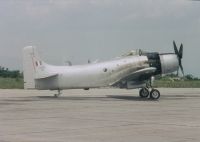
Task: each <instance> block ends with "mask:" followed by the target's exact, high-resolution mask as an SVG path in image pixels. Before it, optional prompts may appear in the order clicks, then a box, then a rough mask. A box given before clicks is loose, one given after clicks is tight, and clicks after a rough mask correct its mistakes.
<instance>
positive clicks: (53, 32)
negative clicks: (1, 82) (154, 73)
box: [0, 0, 200, 77]
mask: <svg viewBox="0 0 200 142" xmlns="http://www.w3.org/2000/svg"><path fill="white" fill-rule="evenodd" d="M173 40H176V41H177V44H180V43H181V42H182V43H183V44H184V59H183V66H184V70H185V72H186V74H188V73H191V74H194V75H196V76H199V77H200V63H199V62H200V2H198V1H189V0H0V65H2V66H5V67H9V68H10V69H20V70H22V49H23V47H25V46H27V45H35V46H37V47H38V50H39V52H40V53H41V57H42V58H43V59H44V60H45V61H46V62H48V63H52V64H56V65H61V64H63V61H64V60H71V61H72V63H74V64H78V63H81V64H83V63H87V60H88V59H91V60H96V59H100V60H106V59H111V58H113V57H116V56H118V55H121V54H123V53H125V52H127V51H129V50H133V49H142V50H146V51H159V52H174V51H173V46H172V41H173Z"/></svg>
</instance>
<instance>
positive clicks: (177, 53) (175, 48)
mask: <svg viewBox="0 0 200 142" xmlns="http://www.w3.org/2000/svg"><path fill="white" fill-rule="evenodd" d="M173 45H174V52H175V54H176V55H179V52H178V48H177V46H176V43H175V41H173Z"/></svg>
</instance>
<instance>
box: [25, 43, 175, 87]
mask: <svg viewBox="0 0 200 142" xmlns="http://www.w3.org/2000/svg"><path fill="white" fill-rule="evenodd" d="M23 53H24V58H23V61H24V73H25V74H24V82H25V85H24V88H25V89H33V88H36V89H41V90H62V89H80V88H82V89H84V88H100V87H112V86H115V87H121V86H116V84H118V83H123V82H124V81H125V83H126V85H127V86H126V87H123V88H141V87H142V86H144V82H145V81H146V80H147V79H150V77H151V76H152V73H154V72H155V71H156V68H155V67H150V66H149V62H148V58H147V56H143V55H141V56H140V55H131V56H123V57H118V58H115V59H113V60H110V61H105V62H99V63H90V64H85V65H75V66H53V65H49V64H47V63H45V62H44V61H42V60H41V59H40V57H39V56H38V55H37V54H35V53H36V48H35V47H33V46H28V47H25V48H24V50H23ZM160 56H161V57H162V62H161V66H162V69H163V72H162V73H163V74H166V73H171V72H174V71H176V70H177V69H178V67H179V66H178V58H177V57H176V55H175V54H166V55H160ZM144 75H151V76H149V78H146V79H142V80H141V79H139V77H140V76H144ZM129 81H131V82H129ZM130 86H132V87H130ZM134 86H135V87H134Z"/></svg>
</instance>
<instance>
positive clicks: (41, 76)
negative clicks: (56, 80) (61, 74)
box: [35, 74, 58, 79]
mask: <svg viewBox="0 0 200 142" xmlns="http://www.w3.org/2000/svg"><path fill="white" fill-rule="evenodd" d="M57 75H58V74H40V75H36V76H35V79H45V78H50V77H54V76H57Z"/></svg>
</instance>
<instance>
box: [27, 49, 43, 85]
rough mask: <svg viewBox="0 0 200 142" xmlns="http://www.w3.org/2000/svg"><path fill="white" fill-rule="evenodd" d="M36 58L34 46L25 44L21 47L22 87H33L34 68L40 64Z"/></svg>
mask: <svg viewBox="0 0 200 142" xmlns="http://www.w3.org/2000/svg"><path fill="white" fill-rule="evenodd" d="M37 59H39V58H38V53H37V52H36V47H33V46H27V47H25V48H24V49H23V71H24V89H35V74H36V68H37V66H39V65H40V64H41V61H40V60H37Z"/></svg>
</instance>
